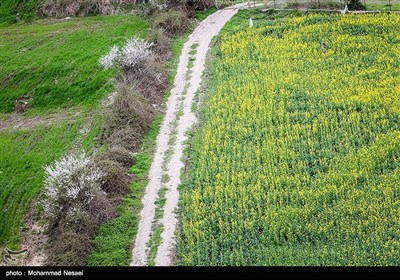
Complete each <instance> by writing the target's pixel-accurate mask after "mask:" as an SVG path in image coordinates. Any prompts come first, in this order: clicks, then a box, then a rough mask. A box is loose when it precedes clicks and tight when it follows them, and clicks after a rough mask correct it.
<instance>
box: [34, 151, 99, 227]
mask: <svg viewBox="0 0 400 280" xmlns="http://www.w3.org/2000/svg"><path fill="white" fill-rule="evenodd" d="M45 174H46V179H45V182H44V189H43V194H44V199H43V200H42V201H41V202H42V205H43V211H44V215H45V216H46V217H47V219H48V220H49V221H50V224H51V225H55V224H58V223H59V222H60V221H63V220H65V221H68V222H78V221H79V220H81V219H82V217H83V216H85V215H86V210H87V209H88V208H89V204H90V202H91V201H92V200H93V198H94V197H95V196H96V195H97V194H98V193H99V191H100V190H101V189H100V184H99V180H100V179H101V178H102V176H104V174H103V173H102V172H101V170H100V169H98V168H97V167H95V166H93V165H91V161H90V158H89V157H87V156H86V155H85V154H80V155H77V156H75V155H68V156H64V157H63V158H61V159H60V160H59V161H56V162H55V163H54V164H51V165H48V166H46V167H45Z"/></svg>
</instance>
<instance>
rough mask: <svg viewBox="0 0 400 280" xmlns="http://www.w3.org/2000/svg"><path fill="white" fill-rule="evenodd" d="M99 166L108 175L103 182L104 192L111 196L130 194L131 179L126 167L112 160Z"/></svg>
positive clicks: (104, 161) (100, 163) (105, 161)
mask: <svg viewBox="0 0 400 280" xmlns="http://www.w3.org/2000/svg"><path fill="white" fill-rule="evenodd" d="M98 165H99V166H101V167H100V168H101V170H102V171H103V172H104V173H105V174H106V175H105V176H104V177H103V178H102V181H101V188H102V190H104V191H105V192H106V193H108V194H109V195H111V196H116V195H126V194H128V193H129V182H130V178H129V175H128V173H127V170H126V169H125V168H124V167H122V166H121V165H120V164H119V163H118V162H115V161H112V160H102V161H100V162H98Z"/></svg>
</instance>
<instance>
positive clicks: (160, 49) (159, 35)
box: [149, 28, 172, 60]
mask: <svg viewBox="0 0 400 280" xmlns="http://www.w3.org/2000/svg"><path fill="white" fill-rule="evenodd" d="M149 39H150V41H151V42H152V43H154V45H155V49H156V51H157V53H158V54H159V55H160V56H161V58H162V59H163V60H167V59H169V58H170V57H171V54H172V53H171V38H170V37H169V36H167V35H166V34H165V33H164V32H163V31H162V30H161V29H158V28H155V29H151V30H150V34H149Z"/></svg>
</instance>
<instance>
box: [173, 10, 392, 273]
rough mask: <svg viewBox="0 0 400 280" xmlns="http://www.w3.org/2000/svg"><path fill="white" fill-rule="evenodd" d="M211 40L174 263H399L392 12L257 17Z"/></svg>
mask: <svg viewBox="0 0 400 280" xmlns="http://www.w3.org/2000/svg"><path fill="white" fill-rule="evenodd" d="M247 21H248V18H247ZM216 48H217V50H216V56H215V57H214V64H213V67H212V69H211V75H210V76H211V78H210V87H209V89H208V91H209V92H208V93H207V96H206V98H205V100H204V102H203V104H202V107H203V108H202V112H201V116H200V128H199V131H198V132H197V133H196V134H195V135H194V136H193V140H192V142H193V143H192V146H193V150H192V152H191V166H190V170H189V174H188V179H187V181H186V183H185V184H184V185H182V188H181V209H182V213H181V219H182V223H181V232H180V235H179V242H178V258H179V260H180V264H182V265H212V266H214V265H396V266H398V265H400V104H399V102H400V15H399V14H374V15H368V14H364V15H345V16H340V15H327V14H313V15H303V16H289V17H285V18H281V19H276V20H266V19H265V17H264V20H263V21H262V22H260V20H258V22H257V25H255V26H254V27H252V28H250V27H246V28H241V29H240V30H236V31H232V32H226V33H225V35H224V36H222V38H220V43H219V45H218V46H217V47H216Z"/></svg>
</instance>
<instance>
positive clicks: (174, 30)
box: [152, 10, 190, 37]
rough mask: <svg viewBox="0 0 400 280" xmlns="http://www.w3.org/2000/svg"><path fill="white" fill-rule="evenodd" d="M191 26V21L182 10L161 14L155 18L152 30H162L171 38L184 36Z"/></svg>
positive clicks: (157, 14)
mask: <svg viewBox="0 0 400 280" xmlns="http://www.w3.org/2000/svg"><path fill="white" fill-rule="evenodd" d="M189 26H190V20H189V19H188V18H187V16H186V13H185V12H184V11H182V10H170V11H166V12H162V13H161V12H160V13H156V14H155V15H154V16H153V23H152V28H157V29H161V30H163V31H164V32H166V34H167V35H169V36H171V37H174V36H177V35H181V34H183V33H184V32H185V31H186V30H188V28H189Z"/></svg>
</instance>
